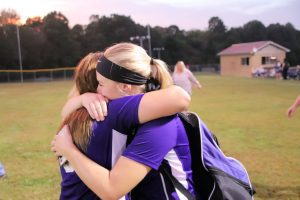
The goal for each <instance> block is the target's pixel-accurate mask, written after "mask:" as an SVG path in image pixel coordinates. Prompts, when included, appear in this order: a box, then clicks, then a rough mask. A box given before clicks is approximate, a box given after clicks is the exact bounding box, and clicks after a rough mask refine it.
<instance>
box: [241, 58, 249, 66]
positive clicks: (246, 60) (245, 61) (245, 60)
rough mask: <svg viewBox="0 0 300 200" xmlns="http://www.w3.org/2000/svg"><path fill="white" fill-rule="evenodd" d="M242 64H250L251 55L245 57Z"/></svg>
mask: <svg viewBox="0 0 300 200" xmlns="http://www.w3.org/2000/svg"><path fill="white" fill-rule="evenodd" d="M242 65H246V66H248V65H249V57H243V58H242Z"/></svg>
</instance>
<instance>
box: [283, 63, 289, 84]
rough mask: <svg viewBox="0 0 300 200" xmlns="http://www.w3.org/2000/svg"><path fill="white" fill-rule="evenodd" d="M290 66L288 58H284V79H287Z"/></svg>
mask: <svg viewBox="0 0 300 200" xmlns="http://www.w3.org/2000/svg"><path fill="white" fill-rule="evenodd" d="M289 68H290V63H289V62H288V61H287V59H284V62H283V65H282V78H283V80H287V76H288V71H289Z"/></svg>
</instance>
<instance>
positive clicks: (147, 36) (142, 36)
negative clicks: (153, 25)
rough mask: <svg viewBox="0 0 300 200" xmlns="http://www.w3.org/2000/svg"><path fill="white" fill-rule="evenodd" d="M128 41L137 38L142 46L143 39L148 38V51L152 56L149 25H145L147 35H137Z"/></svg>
mask: <svg viewBox="0 0 300 200" xmlns="http://www.w3.org/2000/svg"><path fill="white" fill-rule="evenodd" d="M129 39H130V41H134V40H139V41H140V46H141V47H142V48H144V43H143V41H144V40H146V39H148V52H149V55H150V56H152V51H151V35H150V26H149V25H147V35H137V36H133V37H130V38H129Z"/></svg>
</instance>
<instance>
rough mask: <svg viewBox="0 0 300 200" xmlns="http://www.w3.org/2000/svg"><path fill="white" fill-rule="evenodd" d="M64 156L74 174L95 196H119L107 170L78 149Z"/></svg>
mask: <svg viewBox="0 0 300 200" xmlns="http://www.w3.org/2000/svg"><path fill="white" fill-rule="evenodd" d="M66 157H67V159H68V161H69V162H70V163H71V165H72V167H73V168H74V170H75V171H76V174H77V175H78V176H79V177H80V179H81V180H82V181H83V182H84V183H85V184H86V185H87V186H88V187H89V188H90V189H91V190H92V191H93V192H94V193H95V194H96V195H97V196H99V197H100V198H102V199H118V198H119V197H120V196H118V194H117V193H116V190H114V187H113V183H112V181H111V180H110V179H109V178H110V171H109V170H107V169H105V168H104V167H102V166H100V165H98V164H97V163H95V162H93V161H92V160H90V159H89V158H87V157H86V156H85V155H83V154H82V153H81V152H80V151H79V150H78V149H73V150H71V151H69V152H68V154H67V155H66ZM121 196H122V195H121Z"/></svg>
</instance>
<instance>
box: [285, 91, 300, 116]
mask: <svg viewBox="0 0 300 200" xmlns="http://www.w3.org/2000/svg"><path fill="white" fill-rule="evenodd" d="M299 106H300V95H299V96H298V97H297V99H296V100H295V101H294V103H293V104H292V105H291V106H290V107H289V109H288V111H287V116H288V117H289V118H291V117H292V116H293V115H294V113H295V112H296V110H297V108H298V107H299Z"/></svg>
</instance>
